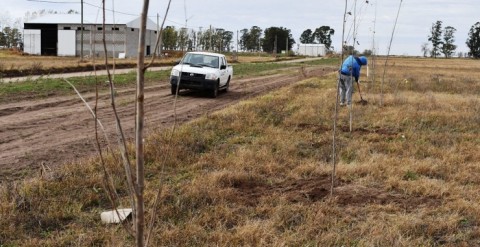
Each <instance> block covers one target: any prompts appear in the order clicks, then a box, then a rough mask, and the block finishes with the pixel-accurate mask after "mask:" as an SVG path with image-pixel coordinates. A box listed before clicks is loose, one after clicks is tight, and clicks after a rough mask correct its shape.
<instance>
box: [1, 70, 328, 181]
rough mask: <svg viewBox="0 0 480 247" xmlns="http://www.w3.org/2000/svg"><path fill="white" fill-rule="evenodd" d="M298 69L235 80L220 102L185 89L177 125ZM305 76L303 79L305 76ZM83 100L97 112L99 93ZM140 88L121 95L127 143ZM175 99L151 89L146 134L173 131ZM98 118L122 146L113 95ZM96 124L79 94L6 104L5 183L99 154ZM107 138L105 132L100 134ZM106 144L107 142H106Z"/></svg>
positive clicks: (291, 79) (101, 104) (281, 82)
mask: <svg viewBox="0 0 480 247" xmlns="http://www.w3.org/2000/svg"><path fill="white" fill-rule="evenodd" d="M295 71H296V70H295V69H291V70H290V71H287V73H281V74H275V75H269V76H261V77H254V78H245V79H234V80H232V83H231V85H230V89H229V91H228V92H227V93H221V94H220V95H219V96H218V97H217V98H216V99H211V98H208V97H207V96H206V95H204V94H202V93H199V92H191V91H182V92H181V93H180V95H179V97H178V102H177V109H176V112H177V123H179V124H181V123H184V122H187V121H190V120H191V119H194V118H197V117H199V116H202V115H205V114H208V113H210V112H213V111H216V110H219V109H222V108H225V107H227V106H229V105H232V104H234V103H237V102H238V101H240V100H242V99H246V98H249V97H253V96H256V95H259V94H263V93H266V92H269V91H271V90H273V89H276V88H279V87H282V86H285V85H288V84H292V83H295V82H297V81H298V79H299V75H298V74H297V73H295ZM331 71H332V70H330V69H328V70H325V69H323V70H322V69H319V67H316V68H310V69H309V71H308V76H309V77H311V76H321V75H324V74H327V73H329V72H331ZM300 78H303V77H300ZM83 97H84V98H85V99H86V101H87V102H88V103H89V104H90V106H91V107H92V108H93V107H94V103H95V95H94V94H93V93H89V94H85V95H83ZM134 102H135V89H132V88H130V89H124V90H119V91H117V92H116V106H117V112H118V115H119V116H120V119H121V121H122V128H123V129H124V132H125V135H126V138H127V140H131V138H132V137H133V136H134V135H133V134H134V133H133V129H134V126H135V122H134V112H135V105H134ZM173 103H174V97H173V96H172V95H171V94H170V86H169V84H168V82H166V81H163V82H160V83H159V84H157V85H154V86H149V87H146V88H145V126H146V134H148V133H149V132H151V131H153V130H155V129H161V128H166V127H169V126H171V125H172V124H173V122H174V109H173ZM97 115H98V116H99V119H100V120H101V122H102V124H103V125H104V126H105V130H106V132H107V134H108V135H109V136H110V142H111V143H112V144H114V146H115V143H116V139H114V137H113V135H114V133H116V126H115V119H114V114H113V111H112V110H111V104H110V98H109V93H102V94H101V95H100V97H99V100H98V105H97ZM94 126H95V124H94V121H93V118H92V116H91V114H90V113H89V111H88V110H87V109H86V107H85V106H84V104H83V102H82V101H81V100H80V99H79V98H78V96H76V95H71V96H62V97H53V98H48V99H41V100H25V101H21V102H16V103H9V104H4V105H1V106H0V150H1V152H0V183H1V181H8V180H17V179H21V178H24V177H26V176H28V175H32V174H35V171H38V170H39V168H40V166H41V164H44V165H46V166H48V167H50V168H52V169H54V168H55V167H58V166H60V165H62V164H64V163H67V162H73V161H74V160H76V159H78V158H87V157H89V156H90V155H94V154H96V150H95V145H94V143H95V133H94V128H95V127H94ZM99 135H100V136H102V135H103V134H102V133H99ZM103 141H105V140H103Z"/></svg>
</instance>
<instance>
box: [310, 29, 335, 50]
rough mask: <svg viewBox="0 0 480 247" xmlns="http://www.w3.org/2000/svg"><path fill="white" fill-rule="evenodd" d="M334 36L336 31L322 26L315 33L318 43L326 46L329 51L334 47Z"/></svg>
mask: <svg viewBox="0 0 480 247" xmlns="http://www.w3.org/2000/svg"><path fill="white" fill-rule="evenodd" d="M334 34H335V30H334V29H332V28H330V27H329V26H321V27H319V28H317V29H315V32H314V33H313V35H314V36H315V38H316V39H317V40H318V42H319V43H320V44H324V45H325V47H326V48H327V49H328V50H330V47H331V46H332V35H334Z"/></svg>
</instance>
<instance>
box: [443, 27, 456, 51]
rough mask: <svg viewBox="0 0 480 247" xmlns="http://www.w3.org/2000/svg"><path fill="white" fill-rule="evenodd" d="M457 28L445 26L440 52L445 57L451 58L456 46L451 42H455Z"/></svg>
mask: <svg viewBox="0 0 480 247" xmlns="http://www.w3.org/2000/svg"><path fill="white" fill-rule="evenodd" d="M456 31H457V29H455V28H454V27H451V26H447V27H445V29H444V31H443V43H442V53H443V54H444V55H445V57H446V58H451V57H452V55H453V53H455V50H456V49H457V46H456V45H454V44H453V43H454V42H455V32H456Z"/></svg>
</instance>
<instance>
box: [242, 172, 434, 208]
mask: <svg viewBox="0 0 480 247" xmlns="http://www.w3.org/2000/svg"><path fill="white" fill-rule="evenodd" d="M233 187H234V188H235V189H236V196H235V197H233V198H237V199H238V198H240V199H241V200H238V202H237V203H241V202H243V203H246V204H247V205H249V206H254V205H256V204H257V203H259V202H260V201H262V198H265V197H270V196H272V195H275V196H278V197H284V198H285V199H286V200H288V201H289V202H292V203H312V202H317V201H323V200H326V199H328V198H330V197H329V196H330V190H331V176H329V175H324V176H320V177H316V178H309V179H295V180H287V181H285V182H282V183H280V184H273V185H267V184H261V183H256V182H254V181H253V182H252V181H243V182H242V183H237V184H235V185H234V186H233ZM334 202H335V203H336V204H337V205H339V206H342V207H351V206H355V207H358V206H367V205H395V206H397V207H399V208H401V209H402V210H404V211H406V212H411V211H412V210H415V209H417V208H421V207H435V206H439V205H440V204H441V203H442V199H441V198H435V197H424V196H415V195H411V196H406V195H405V194H403V193H401V192H399V191H395V190H392V191H386V190H384V189H380V188H368V187H364V186H359V185H353V184H349V183H347V182H345V181H337V182H336V187H335V190H334Z"/></svg>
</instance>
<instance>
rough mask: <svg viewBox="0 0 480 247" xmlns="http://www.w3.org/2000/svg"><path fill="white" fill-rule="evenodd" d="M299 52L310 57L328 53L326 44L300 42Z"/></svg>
mask: <svg viewBox="0 0 480 247" xmlns="http://www.w3.org/2000/svg"><path fill="white" fill-rule="evenodd" d="M298 54H299V55H303V56H309V57H323V56H325V55H326V54H327V49H326V48H325V45H324V44H300V45H298Z"/></svg>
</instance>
